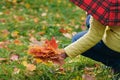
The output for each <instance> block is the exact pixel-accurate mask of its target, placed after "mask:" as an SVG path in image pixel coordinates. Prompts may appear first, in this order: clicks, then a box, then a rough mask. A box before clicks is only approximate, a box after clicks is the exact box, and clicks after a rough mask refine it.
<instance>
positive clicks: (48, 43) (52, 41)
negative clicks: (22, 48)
mask: <svg viewBox="0 0 120 80" xmlns="http://www.w3.org/2000/svg"><path fill="white" fill-rule="evenodd" d="M45 43H46V44H47V46H50V47H52V48H54V49H57V48H58V44H57V43H56V40H55V38H54V37H52V39H51V40H46V41H45Z"/></svg>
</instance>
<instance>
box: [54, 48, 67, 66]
mask: <svg viewBox="0 0 120 80" xmlns="http://www.w3.org/2000/svg"><path fill="white" fill-rule="evenodd" d="M56 57H57V59H56V60H53V62H54V63H55V64H58V65H60V66H62V65H63V64H64V63H65V61H64V60H65V59H66V57H67V54H66V53H65V51H64V50H63V49H60V50H59V54H58V55H56Z"/></svg>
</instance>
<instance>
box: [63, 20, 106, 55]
mask: <svg viewBox="0 0 120 80" xmlns="http://www.w3.org/2000/svg"><path fill="white" fill-rule="evenodd" d="M105 28H106V27H105V26H104V25H102V24H101V23H99V22H98V21H97V20H95V19H93V18H91V26H90V29H89V31H88V33H86V34H85V35H84V36H83V37H81V38H80V39H78V40H77V41H76V42H74V43H72V44H70V45H69V46H67V47H66V48H65V49H64V50H65V52H66V54H67V55H68V56H70V57H75V56H77V55H79V54H82V53H84V52H85V51H87V50H88V49H90V48H91V47H93V46H94V45H96V44H97V43H98V42H99V41H100V40H102V37H103V34H104V31H105Z"/></svg>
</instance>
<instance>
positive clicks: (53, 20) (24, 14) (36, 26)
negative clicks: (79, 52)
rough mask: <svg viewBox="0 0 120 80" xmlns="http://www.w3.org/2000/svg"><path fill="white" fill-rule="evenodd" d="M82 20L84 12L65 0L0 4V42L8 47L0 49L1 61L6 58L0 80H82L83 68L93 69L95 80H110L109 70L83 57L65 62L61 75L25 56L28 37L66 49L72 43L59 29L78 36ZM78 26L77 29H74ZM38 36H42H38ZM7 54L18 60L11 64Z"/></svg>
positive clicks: (0, 66) (19, 0)
mask: <svg viewBox="0 0 120 80" xmlns="http://www.w3.org/2000/svg"><path fill="white" fill-rule="evenodd" d="M14 1H17V2H14ZM36 19H37V22H35V21H34V20H36ZM84 19H85V12H84V11H82V10H81V9H79V8H78V7H75V5H73V4H71V3H70V2H69V1H68V0H1V1H0V35H1V37H0V42H5V41H9V44H7V45H6V46H7V47H8V48H0V57H2V58H7V60H6V61H0V80H82V75H83V74H85V72H84V71H85V70H84V69H85V68H86V67H89V68H91V67H92V68H93V70H92V72H91V73H92V74H93V75H95V77H96V79H97V80H111V74H110V70H109V68H105V66H104V65H103V64H101V63H98V62H95V61H93V60H91V59H88V58H85V57H82V56H80V57H77V58H75V59H70V58H68V59H66V64H65V65H64V66H63V67H64V69H65V71H64V72H61V71H59V70H57V69H58V67H57V66H54V65H52V64H47V65H45V64H42V63H38V64H36V63H34V62H33V58H32V57H31V56H29V55H28V54H27V50H28V46H29V44H30V37H35V38H36V39H37V40H41V39H50V38H51V37H52V36H54V37H55V38H56V39H57V41H58V42H59V48H64V47H65V46H67V45H69V44H70V43H71V39H69V38H66V37H65V36H63V35H62V33H60V32H59V30H60V28H64V29H67V30H68V33H69V34H71V33H72V32H79V31H81V26H82V25H84ZM77 25H79V26H78V28H76V27H75V26H77ZM5 30H7V32H4V31H5ZM14 32H18V34H17V36H13V34H14ZM39 32H44V34H43V35H40V34H39ZM15 39H18V40H19V41H21V43H22V45H16V44H15V43H14V40H15ZM10 54H18V55H19V57H20V58H19V60H17V61H11V60H10V59H9V58H10ZM23 61H27V62H28V63H32V64H35V66H36V70H35V71H31V72H29V71H27V70H26V67H25V66H24V65H23V64H22V62H23ZM95 65H98V66H95ZM15 68H17V69H20V71H19V73H18V74H14V72H15V71H14V69H15ZM88 73H90V72H88Z"/></svg>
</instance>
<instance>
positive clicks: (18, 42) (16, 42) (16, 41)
mask: <svg viewBox="0 0 120 80" xmlns="http://www.w3.org/2000/svg"><path fill="white" fill-rule="evenodd" d="M14 44H16V45H22V42H21V41H20V40H18V39H15V40H14Z"/></svg>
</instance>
